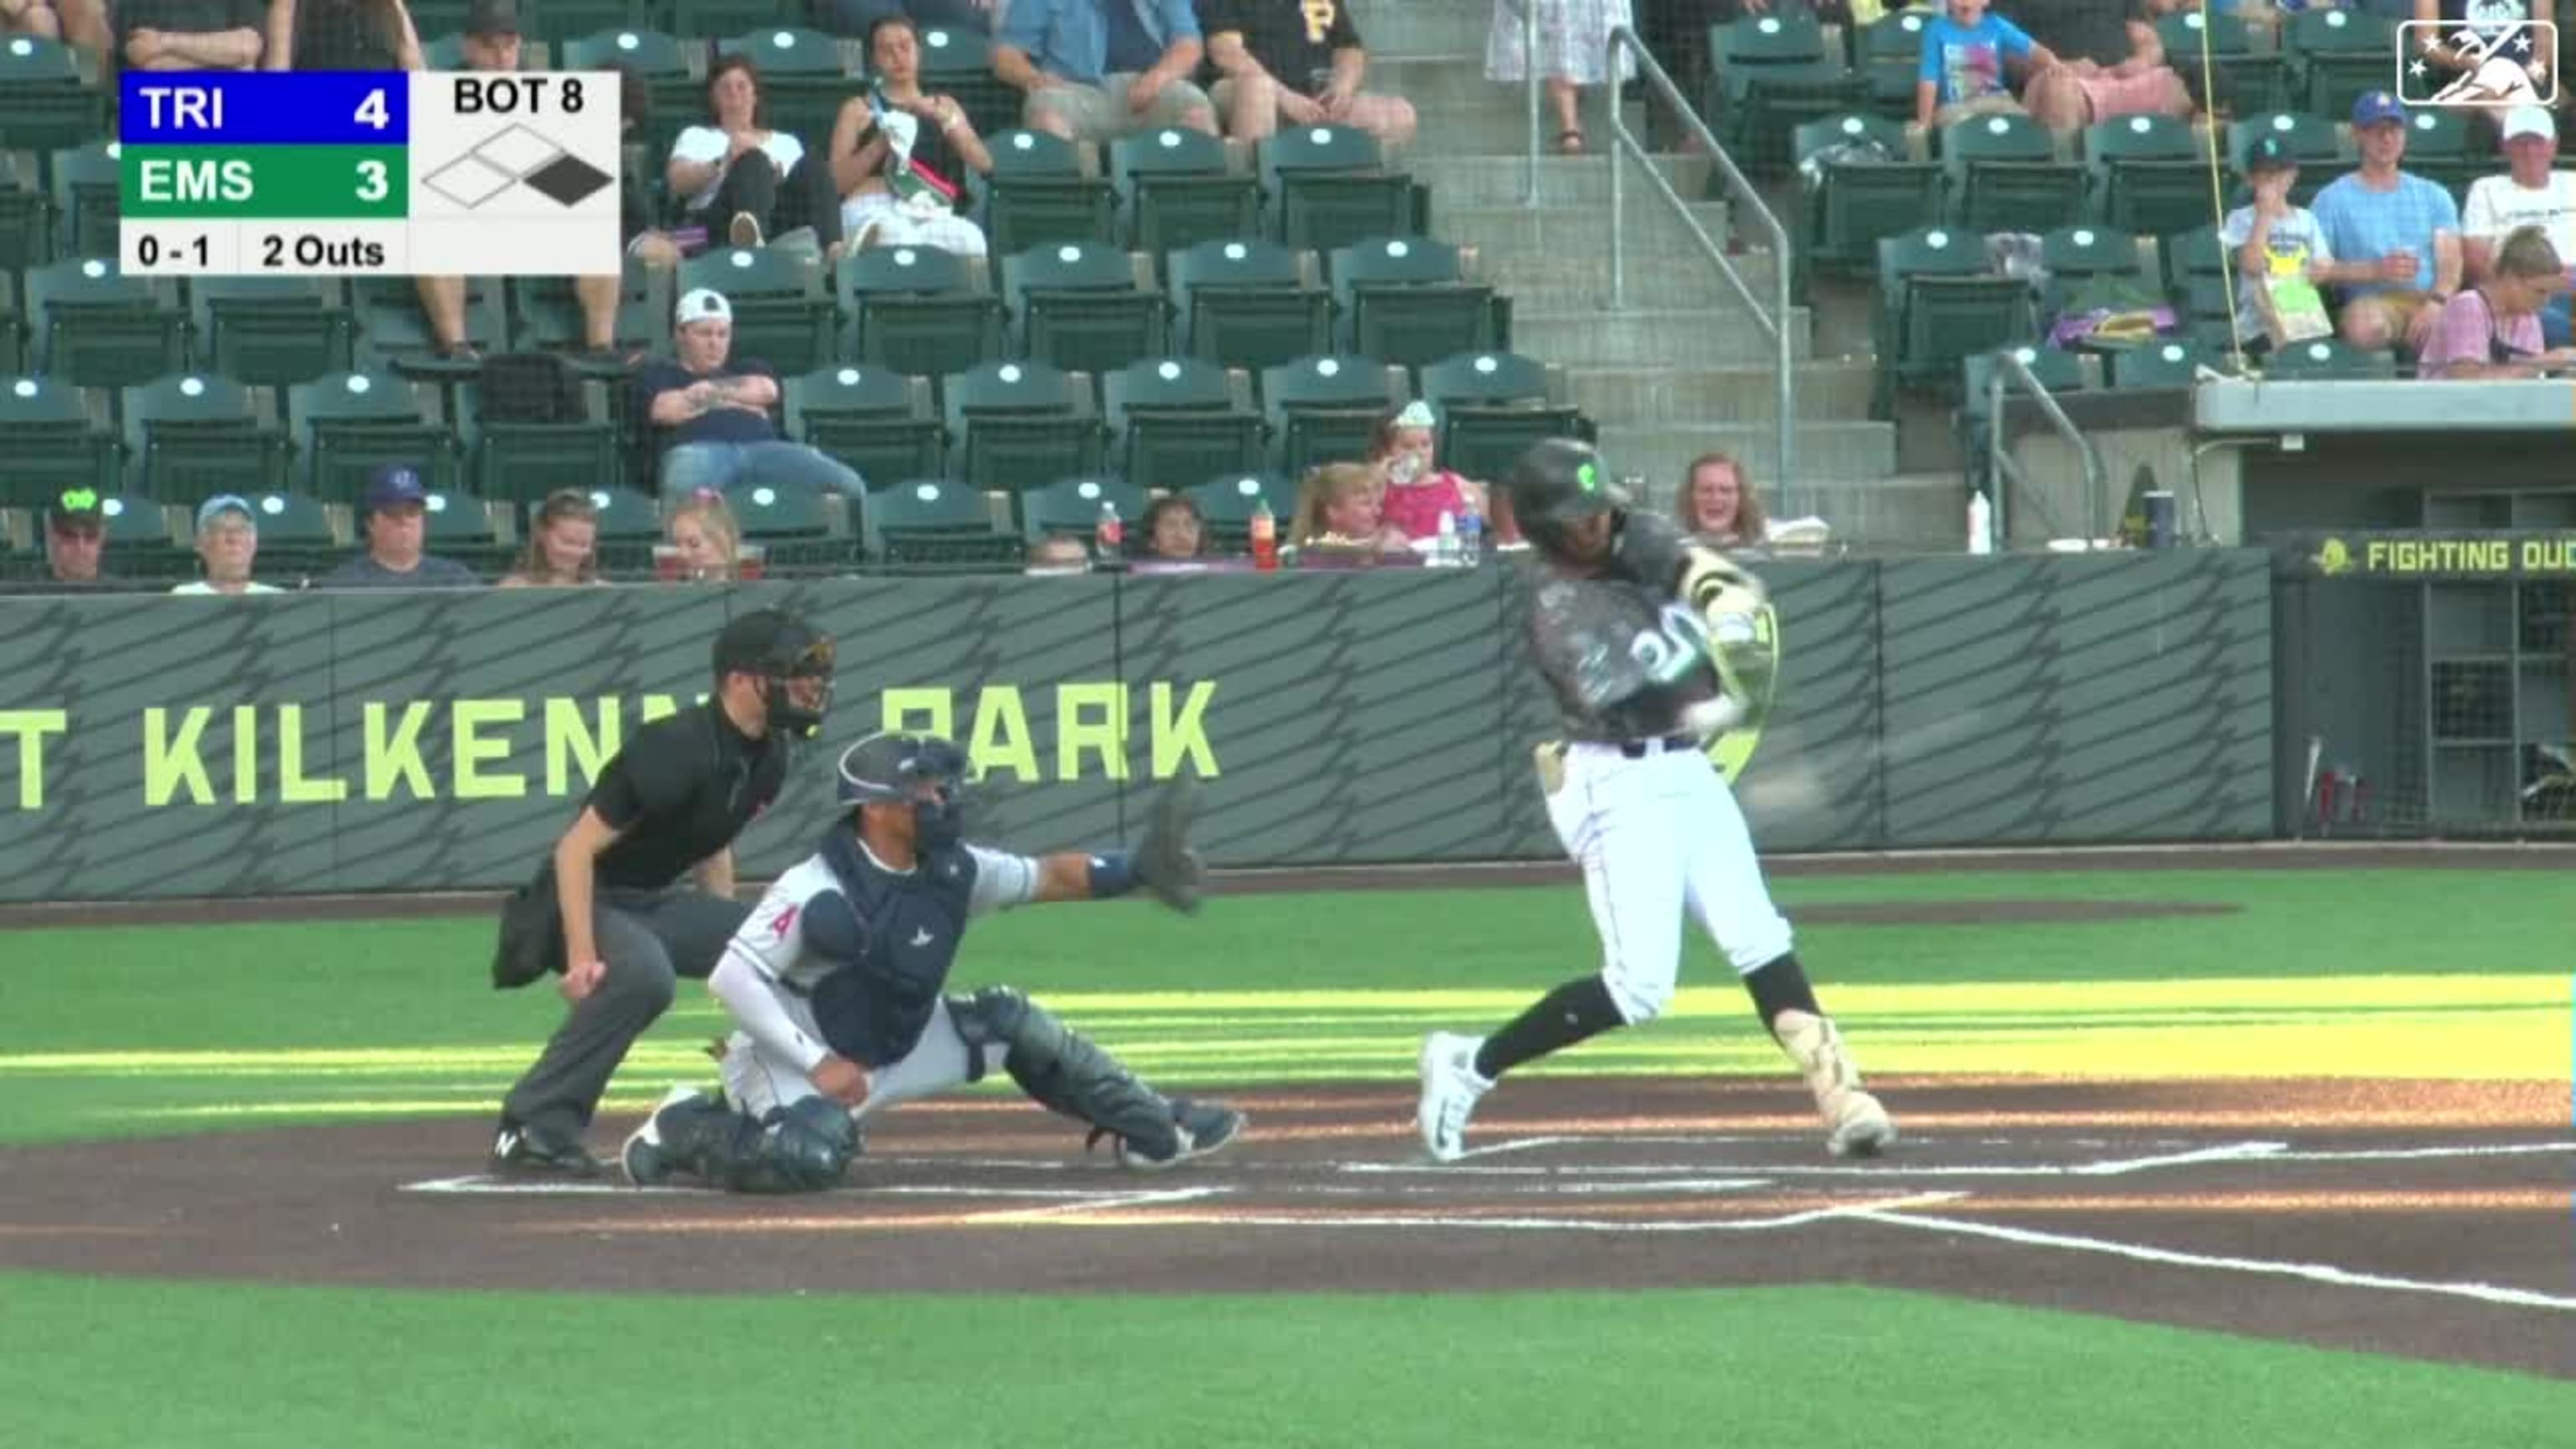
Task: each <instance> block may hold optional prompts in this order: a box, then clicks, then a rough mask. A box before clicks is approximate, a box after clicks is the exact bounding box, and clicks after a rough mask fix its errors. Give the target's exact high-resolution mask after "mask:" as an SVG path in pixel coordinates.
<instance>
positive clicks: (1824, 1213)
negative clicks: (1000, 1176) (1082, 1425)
mask: <svg viewBox="0 0 2576 1449" xmlns="http://www.w3.org/2000/svg"><path fill="white" fill-rule="evenodd" d="M1968 1195H1969V1194H1967V1193H1959V1192H1931V1193H1919V1194H1916V1195H1915V1196H1912V1197H1902V1198H1894V1199H1882V1200H1875V1201H1870V1202H1854V1203H1844V1204H1840V1205H1837V1206H1834V1207H1823V1208H1811V1209H1809V1210H1807V1211H1804V1212H1795V1213H1785V1214H1782V1215H1781V1216H1778V1217H1769V1218H1714V1219H1686V1220H1682V1221H1676V1222H1605V1221H1603V1220H1601V1219H1598V1218H1538V1217H1531V1218H1479V1217H1445V1216H1442V1215H1439V1214H1436V1213H1421V1214H1377V1215H1370V1216H1356V1215H1342V1216H1334V1217H1320V1218H1319V1217H1299V1216H1295V1215H1293V1214H1274V1213H1266V1212H1262V1211H1259V1210H1257V1209H1256V1210H1253V1211H1250V1212H1181V1213H1151V1214H1146V1215H1143V1216H1139V1217H1135V1218H1127V1219H1107V1220H1101V1221H1099V1222H1098V1223H1097V1224H1096V1225H1098V1226H1104V1227H1110V1226H1117V1227H1126V1226H1141V1227H1227V1228H1320V1229H1326V1230H1331V1231H1342V1230H1346V1229H1351V1228H1427V1229H1433V1230H1437V1231H1439V1232H1444V1233H1446V1232H1458V1231H1462V1230H1478V1231H1483V1230H1491V1231H1501V1232H1573V1233H1604V1234H1612V1233H1749V1232H1762V1231H1766V1230H1769V1229H1773V1228H1795V1227H1804V1226H1806V1225H1807V1224H1809V1223H1818V1222H1825V1221H1828V1220H1830V1219H1834V1218H1846V1217H1854V1216H1864V1215H1867V1214H1869V1213H1873V1212H1891V1211H1896V1210H1898V1209H1903V1208H1911V1207H1935V1206H1938V1205H1940V1204H1942V1203H1948V1202H1956V1201H1958V1200H1959V1199H1961V1198H1964V1197H1967V1196H1968ZM1081 1225H1083V1226H1093V1225H1095V1224H1093V1223H1083V1224H1081Z"/></svg>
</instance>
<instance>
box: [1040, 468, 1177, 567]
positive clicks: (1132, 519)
mask: <svg viewBox="0 0 2576 1449" xmlns="http://www.w3.org/2000/svg"><path fill="white" fill-rule="evenodd" d="M1019 501H1020V536H1021V537H1022V538H1024V539H1026V540H1028V541H1029V542H1030V543H1036V542H1038V541H1039V540H1041V539H1046V538H1051V537H1053V536H1055V535H1057V534H1060V533H1063V534H1071V535H1073V536H1074V537H1075V538H1078V539H1081V540H1082V546H1083V547H1084V548H1087V549H1091V550H1093V551H1095V552H1096V551H1098V549H1099V547H1100V510H1101V506H1102V505H1103V504H1106V505H1108V506H1109V507H1111V508H1115V509H1116V510H1118V519H1119V523H1120V525H1121V527H1122V529H1133V528H1135V527H1136V525H1137V522H1138V520H1140V519H1142V518H1143V517H1144V516H1145V503H1146V497H1145V490H1144V489H1142V488H1137V487H1134V486H1132V485H1130V484H1128V483H1124V482H1121V481H1119V480H1118V479H1115V478H1060V479H1057V480H1056V481H1055V482H1053V483H1050V484H1048V485H1047V486H1045V487H1044V488H1035V489H1031V490H1030V491H1028V492H1026V493H1023V494H1021V495H1020V500H1019Z"/></svg>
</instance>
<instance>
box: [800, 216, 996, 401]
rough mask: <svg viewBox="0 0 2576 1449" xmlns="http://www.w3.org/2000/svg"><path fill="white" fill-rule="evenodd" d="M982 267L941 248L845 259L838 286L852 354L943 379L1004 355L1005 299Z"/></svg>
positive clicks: (887, 250) (878, 250)
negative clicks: (989, 286)
mask: <svg viewBox="0 0 2576 1449" xmlns="http://www.w3.org/2000/svg"><path fill="white" fill-rule="evenodd" d="M981 271H982V267H981V265H980V264H978V263H975V262H970V261H968V260H967V259H965V258H963V257H960V256H958V255H957V254H956V253H954V252H946V251H941V250H940V249H939V248H937V247H869V248H867V249H866V250H864V251H855V252H852V253H850V254H849V255H847V256H845V257H843V258H841V261H840V265H839V267H838V269H837V270H836V271H835V273H834V278H833V288H834V291H835V292H836V293H837V294H838V296H839V298H840V300H841V302H842V303H843V304H844V305H845V307H846V309H847V310H848V312H849V315H850V319H851V320H850V327H851V332H850V336H849V338H848V339H847V341H846V343H845V344H844V346H843V349H842V350H843V354H844V355H845V356H848V357H851V358H855V359H856V360H858V361H859V362H862V363H865V364H867V365H868V366H870V367H882V368H887V369H889V370H891V371H894V372H898V373H902V374H904V375H905V376H908V377H928V378H933V379H937V378H942V377H946V376H948V375H949V374H951V373H958V372H964V371H965V370H966V369H968V368H970V367H973V366H975V365H977V364H978V363H984V362H991V361H994V360H996V359H998V358H1000V357H1001V356H1002V355H1003V347H1002V299H1001V298H999V297H996V296H994V295H993V294H992V293H991V292H989V291H987V290H985V289H984V288H983V287H982V286H981V285H979V282H980V278H979V276H978V273H980V272H981Z"/></svg>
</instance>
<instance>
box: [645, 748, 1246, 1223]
mask: <svg viewBox="0 0 2576 1449" xmlns="http://www.w3.org/2000/svg"><path fill="white" fill-rule="evenodd" d="M966 763H967V762H966V757H965V755H964V753H963V752H962V751H960V750H959V749H958V748H957V747H956V746H955V745H954V744H951V743H950V742H948V741H946V740H943V739H939V738H936V737H933V736H925V735H910V734H881V735H874V736H871V737H869V738H867V739H864V740H861V741H860V742H859V743H857V744H855V745H852V746H851V747H850V748H849V750H848V751H846V752H845V753H844V754H843V755H842V756H841V762H840V799H841V802H842V804H844V805H846V806H849V807H852V808H851V811H850V814H849V816H848V817H847V818H846V819H845V820H843V821H841V822H839V823H838V824H836V825H834V826H833V828H832V830H831V831H830V833H829V834H827V835H826V836H825V837H824V840H823V846H822V849H821V850H820V851H818V852H817V853H816V854H815V855H814V856H813V857H811V858H810V859H808V860H806V861H804V862H803V863H801V864H799V865H797V866H795V867H794V868H792V869H790V870H789V871H788V872H787V873H786V874H785V875H783V876H781V877H779V880H778V883H777V884H776V885H774V886H772V887H771V888H770V889H769V892H768V894H767V895H765V896H763V897H762V898H761V901H760V904H759V905H758V906H756V907H754V908H753V910H752V913H751V918H750V919H749V920H748V921H746V922H744V923H743V926H742V929H741V930H740V931H738V932H736V933H735V935H734V937H733V940H732V941H731V943H730V944H728V945H727V946H726V948H725V956H724V960H723V962H722V963H721V964H720V965H718V966H717V967H716V970H715V974H714V975H713V976H712V977H710V978H709V979H708V982H707V985H708V986H709V988H710V989H712V990H713V991H714V992H715V994H716V996H717V997H718V998H719V999H720V1000H722V1001H723V1002H724V1005H725V1009H726V1011H728V1012H729V1013H731V1015H732V1017H733V1019H734V1021H735V1023H736V1024H737V1026H738V1028H739V1029H738V1030H736V1031H735V1032H734V1033H733V1034H732V1036H731V1037H730V1038H729V1039H728V1040H727V1042H726V1044H725V1053H724V1090H723V1094H722V1097H721V1099H719V1098H717V1097H715V1096H713V1095H709V1094H704V1093H699V1092H696V1091H692V1090H690V1089H689V1088H686V1087H675V1088H673V1089H672V1090H671V1093H670V1094H669V1095H668V1096H667V1097H665V1098H664V1099H663V1103H662V1105H661V1107H660V1108H658V1109H657V1110H656V1111H655V1112H654V1113H653V1115H652V1116H651V1117H650V1118H648V1119H647V1120H646V1121H645V1123H644V1125H643V1126H641V1127H639V1128H637V1129H636V1131H635V1134H634V1135H633V1136H631V1137H629V1138H628V1139H627V1141H626V1152H625V1157H626V1175H627V1176H628V1177H629V1178H631V1179H632V1180H633V1181H634V1182H636V1183H637V1184H638V1185H646V1186H649V1185H651V1184H655V1183H659V1182H664V1181H667V1180H668V1179H670V1178H671V1177H672V1176H674V1175H677V1174H686V1175H688V1176H691V1177H694V1178H697V1179H700V1180H702V1181H705V1182H708V1183H711V1184H714V1185H716V1186H719V1187H724V1188H727V1189H730V1190H732V1191H736V1192H811V1191H817V1190H820V1189H824V1188H829V1187H832V1186H835V1185H837V1184H838V1183H840V1181H841V1180H842V1177H843V1175H844V1173H845V1172H846V1170H847V1168H848V1166H849V1163H850V1161H851V1160H852V1159H853V1158H854V1157H856V1156H858V1155H859V1153H860V1151H861V1149H862V1145H863V1142H864V1137H865V1123H866V1120H867V1119H868V1118H869V1117H871V1116H874V1115H875V1114H877V1113H879V1112H882V1111H885V1110H886V1109H888V1108H890V1107H893V1106H895V1105H897V1104H899V1103H902V1102H907V1101H911V1100H913V1099H915V1098H919V1097H926V1096H930V1095H932V1094H934V1093H938V1092H945V1091H949V1090H951V1089H953V1088H957V1087H962V1086H965V1085H968V1084H969V1083H972V1082H976V1081H979V1080H981V1079H982V1078H983V1077H984V1076H985V1075H986V1074H987V1073H989V1072H992V1071H994V1070H996V1069H998V1070H1001V1071H1004V1072H1007V1073H1009V1074H1010V1076H1011V1079H1012V1080H1013V1081H1014V1082H1016V1083H1018V1085H1019V1087H1020V1090H1022V1091H1023V1092H1026V1093H1027V1094H1028V1095H1029V1096H1030V1097H1031V1098H1032V1099H1033V1100H1035V1101H1037V1102H1038V1103H1039V1104H1041V1105H1043V1106H1046V1107H1049V1108H1052V1109H1053V1110H1055V1111H1058V1112H1061V1113H1063V1114H1065V1115H1066V1116H1069V1117H1072V1118H1074V1119H1075V1120H1077V1121H1079V1122H1082V1123H1084V1124H1086V1125H1087V1126H1089V1127H1090V1128H1091V1129H1092V1131H1091V1140H1092V1141H1094V1142H1096V1141H1098V1140H1099V1139H1100V1138H1102V1137H1107V1138H1109V1139H1110V1144H1111V1145H1110V1150H1111V1153H1112V1154H1113V1156H1114V1157H1115V1158H1116V1159H1117V1161H1118V1162H1119V1163H1121V1164H1122V1165H1124V1166H1128V1167H1134V1168H1140V1169H1154V1168H1162V1167H1169V1166H1172V1165H1174V1164H1176V1163H1179V1162H1183V1161H1186V1160H1188V1159H1190V1158H1194V1157H1203V1156H1206V1155H1207V1154H1209V1153H1212V1152H1215V1151H1217V1150H1218V1149H1219V1148H1222V1147H1224V1146H1225V1145H1226V1144H1228V1143H1229V1142H1231V1141H1233V1140H1234V1138H1235V1137H1236V1136H1237V1135H1238V1134H1239V1133H1240V1132H1241V1131H1242V1130H1243V1126H1244V1117H1243V1114H1242V1113H1240V1112H1237V1111H1235V1110H1233V1109H1232V1108H1229V1107H1224V1106H1220V1105H1217V1104H1214V1103H1206V1102H1192V1101H1188V1100H1186V1099H1182V1098H1166V1097H1164V1096H1161V1095H1160V1094H1158V1093H1156V1092H1154V1091H1153V1090H1152V1089H1151V1088H1149V1087H1147V1086H1146V1085H1145V1084H1144V1083H1142V1082H1140V1081H1138V1080H1137V1079H1136V1077H1135V1075H1134V1074H1133V1073H1131V1072H1129V1071H1128V1070H1127V1069H1126V1068H1125V1067H1124V1066H1122V1065H1120V1064H1119V1062H1118V1061H1117V1060H1116V1059H1115V1058H1113V1057H1112V1056H1110V1055H1109V1053H1107V1052H1105V1051H1103V1050H1101V1049H1100V1048H1099V1047H1098V1046H1096V1045H1094V1044H1093V1043H1092V1042H1091V1041H1090V1040H1088V1039H1087V1038H1085V1037H1083V1036H1082V1035H1080V1034H1079V1033H1077V1032H1074V1031H1072V1030H1070V1029H1068V1028H1067V1027H1066V1026H1065V1025H1064V1024H1063V1023H1062V1022H1059V1021H1058V1020H1056V1018H1055V1017H1054V1016H1053V1015H1052V1014H1051V1013H1049V1012H1048V1011H1047V1009H1046V1008H1045V1007H1043V1006H1040V1005H1038V1004H1037V1003H1036V1002H1034V1001H1031V1000H1029V999H1028V998H1027V996H1025V995H1023V994H1022V993H1021V992H1019V991H1017V990H1015V989H1013V988H1011V987H1007V986H994V987H986V988H984V989H983V990H980V991H976V992H973V993H971V994H964V995H949V994H945V991H944V988H945V987H946V985H947V982H948V974H949V970H950V968H951V967H952V966H953V965H954V964H955V961H956V959H957V948H958V947H959V945H960V944H962V943H963V941H964V939H965V935H966V928H967V925H968V923H969V922H971V921H973V920H974V919H975V918H977V917H979V916H983V915H987V914H990V913H991V912H994V911H999V910H1006V909H1009V908H1011V907H1014V906H1022V905H1028V904H1031V903H1033V902H1047V901H1075V900H1106V899H1109V898H1111V897H1115V896H1120V895H1125V894H1127V893H1128V892H1130V891H1131V890H1137V889H1143V890H1145V891H1148V892H1150V893H1151V894H1153V895H1154V896H1155V897H1156V898H1157V899H1159V900H1161V901H1162V902H1163V903H1164V904H1166V905H1168V906H1171V907H1172V908H1174V909H1176V910H1181V911H1185V912H1186V911H1193V910H1195V909H1196V908H1197V905H1198V891H1199V878H1200V868H1199V862H1198V858H1197V856H1195V855H1194V854H1192V853H1191V852H1190V849H1189V842H1188V828H1189V817H1188V799H1187V796H1186V794H1185V793H1184V791H1183V788H1182V787H1180V786H1177V785H1176V786H1174V787H1173V788H1172V789H1170V790H1167V791H1166V792H1165V794H1164V796H1163V798H1162V799H1161V801H1159V802H1158V804H1157V806H1156V809H1155V812H1154V815H1153V818H1152V821H1151V823H1150V824H1149V826H1148V828H1147V830H1146V832H1145V835H1144V838H1143V839H1142V840H1141V841H1140V842H1139V843H1138V846H1137V849H1136V850H1135V852H1134V853H1133V854H1129V853H1126V852H1121V851H1103V852H1099V853H1096V854H1084V853H1080V852H1067V853H1063V854H1057V855H1047V856H1039V857H1030V856H1024V855H1013V854H1009V853H1006V852H1003V851H998V850H992V849H987V848H986V847H984V846H981V845H974V844H969V843H966V842H965V841H963V840H962V839H961V838H960V828H959V814H958V812H959V795H960V791H961V789H962V778H963V776H964V773H965V770H966Z"/></svg>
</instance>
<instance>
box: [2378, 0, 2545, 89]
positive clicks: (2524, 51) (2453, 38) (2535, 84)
mask: <svg viewBox="0 0 2576 1449" xmlns="http://www.w3.org/2000/svg"><path fill="white" fill-rule="evenodd" d="M2529 13H2530V11H2529V7H2527V6H2525V5H2522V4H2519V3H2498V0H2470V4H2469V6H2468V18H2467V19H2465V20H2458V21H2449V20H2408V21H2404V22H2402V23H2401V24H2399V25H2398V27H2397V99H2398V100H2399V101H2401V102H2403V103H2405V104H2407V105H2410V106H2479V107H2488V106H2554V105H2556V104H2558V26H2557V25H2556V24H2555V23H2553V22H2551V21H2547V20H2516V19H2514V18H2513V17H2514V16H2516V15H2528V14H2529Z"/></svg>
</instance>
